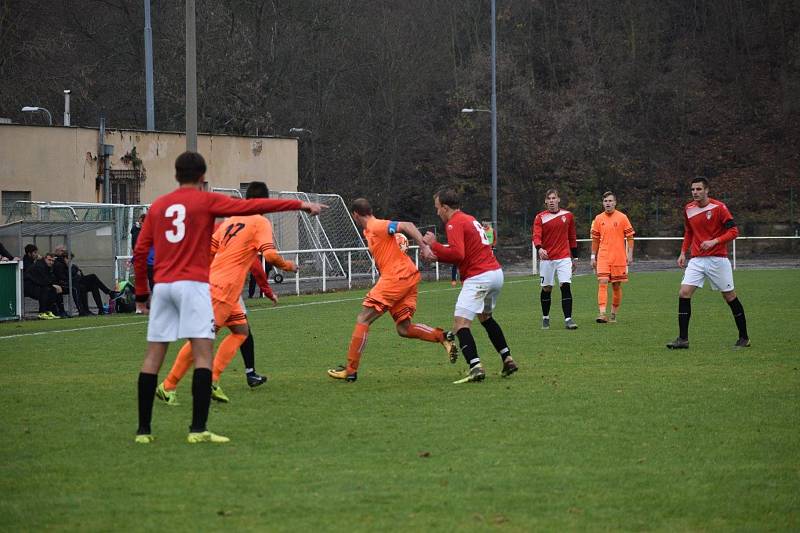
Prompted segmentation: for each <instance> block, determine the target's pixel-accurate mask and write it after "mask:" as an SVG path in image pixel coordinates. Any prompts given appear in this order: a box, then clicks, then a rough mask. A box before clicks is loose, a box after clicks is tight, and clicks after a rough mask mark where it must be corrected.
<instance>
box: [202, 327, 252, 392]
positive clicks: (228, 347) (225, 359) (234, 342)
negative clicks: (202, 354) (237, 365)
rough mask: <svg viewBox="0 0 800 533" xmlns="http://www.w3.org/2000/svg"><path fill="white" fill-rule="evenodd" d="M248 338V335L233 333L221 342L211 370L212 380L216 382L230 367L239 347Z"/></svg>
mask: <svg viewBox="0 0 800 533" xmlns="http://www.w3.org/2000/svg"><path fill="white" fill-rule="evenodd" d="M246 340H247V335H239V334H238V333H231V334H230V335H228V336H227V337H225V338H224V339H222V342H221V343H219V348H217V354H216V355H215V356H214V370H213V371H212V372H211V381H212V382H214V383H216V382H217V381H219V376H220V374H222V372H223V371H224V370H225V369H226V368H227V367H228V365H229V364H230V363H231V361H233V358H234V357H235V356H236V352H238V351H239V347H240V346H241V345H242V343H243V342H244V341H246Z"/></svg>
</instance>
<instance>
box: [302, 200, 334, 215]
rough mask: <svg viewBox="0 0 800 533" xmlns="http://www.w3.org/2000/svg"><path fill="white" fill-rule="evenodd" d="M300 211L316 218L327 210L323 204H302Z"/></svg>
mask: <svg viewBox="0 0 800 533" xmlns="http://www.w3.org/2000/svg"><path fill="white" fill-rule="evenodd" d="M300 209H301V210H302V211H305V212H306V213H308V214H309V215H311V216H316V215H319V214H320V213H322V212H323V211H325V210H326V209H328V206H327V205H325V204H318V203H316V202H303V203H302V204H300Z"/></svg>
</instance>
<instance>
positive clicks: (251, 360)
mask: <svg viewBox="0 0 800 533" xmlns="http://www.w3.org/2000/svg"><path fill="white" fill-rule="evenodd" d="M239 350H240V351H241V352H242V359H244V367H245V368H250V369H252V370H255V369H256V346H255V343H254V342H253V332H252V331H251V332H250V334H249V335H248V336H247V338H246V339H245V340H244V342H243V343H242V345H241V346H240V347H239Z"/></svg>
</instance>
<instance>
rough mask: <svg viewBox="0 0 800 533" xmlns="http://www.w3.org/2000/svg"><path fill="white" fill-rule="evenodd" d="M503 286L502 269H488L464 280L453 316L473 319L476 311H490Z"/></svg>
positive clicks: (492, 309)
mask: <svg viewBox="0 0 800 533" xmlns="http://www.w3.org/2000/svg"><path fill="white" fill-rule="evenodd" d="M502 288H503V269H501V268H498V269H497V270H490V271H488V272H484V273H482V274H478V275H477V276H472V277H471V278H467V279H465V280H464V284H463V285H462V286H461V292H460V293H459V294H458V300H457V301H456V312H455V313H454V314H455V316H459V317H461V318H466V319H467V320H475V315H477V314H478V313H491V312H492V311H494V306H495V305H496V304H497V298H498V296H500V289H502Z"/></svg>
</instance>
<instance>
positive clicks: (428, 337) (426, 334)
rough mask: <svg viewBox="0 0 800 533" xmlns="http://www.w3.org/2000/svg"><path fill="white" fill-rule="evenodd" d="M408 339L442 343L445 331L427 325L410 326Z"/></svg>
mask: <svg viewBox="0 0 800 533" xmlns="http://www.w3.org/2000/svg"><path fill="white" fill-rule="evenodd" d="M408 337H409V338H411V339H419V340H422V341H426V342H442V341H443V340H444V330H443V329H441V328H432V327H430V326H426V325H425V324H411V325H410V326H408Z"/></svg>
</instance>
